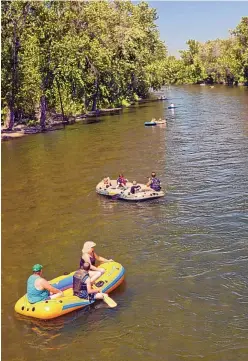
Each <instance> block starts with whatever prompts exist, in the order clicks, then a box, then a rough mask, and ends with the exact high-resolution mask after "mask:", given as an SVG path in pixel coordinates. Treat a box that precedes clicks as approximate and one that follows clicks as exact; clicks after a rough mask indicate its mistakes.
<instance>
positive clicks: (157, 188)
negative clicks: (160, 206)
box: [150, 177, 161, 192]
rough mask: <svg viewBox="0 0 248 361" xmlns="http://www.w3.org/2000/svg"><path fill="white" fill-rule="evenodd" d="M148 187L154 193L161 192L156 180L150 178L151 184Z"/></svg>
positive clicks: (158, 182)
mask: <svg viewBox="0 0 248 361" xmlns="http://www.w3.org/2000/svg"><path fill="white" fill-rule="evenodd" d="M150 187H151V188H152V189H153V190H155V191H157V192H158V191H160V190H161V186H160V180H159V179H158V178H156V177H155V178H152V182H151V185H150Z"/></svg>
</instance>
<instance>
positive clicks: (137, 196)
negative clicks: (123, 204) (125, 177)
mask: <svg viewBox="0 0 248 361" xmlns="http://www.w3.org/2000/svg"><path fill="white" fill-rule="evenodd" d="M164 195H165V193H164V192H163V191H154V190H153V189H152V190H147V191H139V192H136V193H134V194H132V193H131V192H130V189H126V190H125V191H123V192H122V193H121V194H120V195H118V199H123V200H124V201H135V202H137V201H147V200H148V199H155V198H160V197H164Z"/></svg>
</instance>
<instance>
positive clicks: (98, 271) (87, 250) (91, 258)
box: [80, 241, 113, 283]
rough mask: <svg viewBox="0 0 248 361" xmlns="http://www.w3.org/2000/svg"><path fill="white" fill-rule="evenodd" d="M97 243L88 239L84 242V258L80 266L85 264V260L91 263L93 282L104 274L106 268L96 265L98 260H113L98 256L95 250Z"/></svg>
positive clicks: (90, 273)
mask: <svg viewBox="0 0 248 361" xmlns="http://www.w3.org/2000/svg"><path fill="white" fill-rule="evenodd" d="M95 246H96V244H95V243H94V242H92V241H88V242H85V243H84V246H83V249H82V258H81V260H80V267H82V266H83V264H84V263H85V262H88V263H89V264H90V271H89V275H90V279H91V283H94V282H95V280H97V279H98V278H99V277H100V276H101V275H102V274H104V272H105V269H104V268H99V267H96V266H95V264H96V260H97V261H99V262H111V261H113V260H112V259H106V258H104V257H101V256H98V255H97V254H96V253H95V252H94V247H95Z"/></svg>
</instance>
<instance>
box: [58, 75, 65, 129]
mask: <svg viewBox="0 0 248 361" xmlns="http://www.w3.org/2000/svg"><path fill="white" fill-rule="evenodd" d="M56 83H57V87H58V92H59V101H60V107H61V112H62V118H63V122H65V121H66V122H67V123H68V119H67V117H66V118H65V114H64V108H63V103H62V98H61V93H60V86H59V82H58V80H57V79H56Z"/></svg>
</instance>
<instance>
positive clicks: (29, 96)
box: [1, 0, 248, 129]
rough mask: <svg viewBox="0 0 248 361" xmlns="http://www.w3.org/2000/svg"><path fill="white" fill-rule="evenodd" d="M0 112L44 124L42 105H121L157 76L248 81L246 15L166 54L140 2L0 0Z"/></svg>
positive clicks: (65, 108) (159, 79)
mask: <svg viewBox="0 0 248 361" xmlns="http://www.w3.org/2000/svg"><path fill="white" fill-rule="evenodd" d="M1 10H2V109H3V111H2V118H4V119H5V123H6V125H7V126H8V127H9V128H10V129H11V128H12V127H13V125H14V121H17V122H18V121H19V122H21V121H22V119H23V118H29V119H34V120H38V121H39V122H40V125H41V127H42V128H44V127H45V126H46V112H47V110H51V111H53V112H54V111H55V112H58V113H62V116H63V118H64V120H67V119H68V117H69V116H71V115H76V114H80V113H84V112H86V111H88V110H96V109H98V108H112V107H116V106H120V105H127V104H129V103H131V102H133V101H136V100H137V99H139V98H145V97H147V96H148V93H149V89H150V88H153V89H159V88H160V87H161V86H162V85H164V84H182V83H191V84H192V83H199V82H203V81H207V82H210V83H211V82H226V83H228V84H232V83H233V82H245V81H248V17H243V18H242V20H241V22H240V24H238V26H237V27H236V29H234V30H233V31H232V32H231V37H230V38H229V39H226V40H221V39H217V40H213V41H207V42H206V43H200V42H198V41H196V40H192V39H191V40H189V41H188V42H187V45H188V49H187V50H184V51H181V52H180V54H181V59H176V58H175V57H172V56H168V55H167V48H166V45H165V44H164V43H163V42H162V41H161V40H160V38H159V32H158V30H157V26H156V24H155V21H156V19H157V14H156V10H155V9H153V8H150V7H149V5H148V4H147V3H146V2H139V3H138V4H134V3H133V2H131V1H130V0H128V1H121V0H113V1H107V0H101V1H48V0H46V1H44V0H43V1H19V0H13V1H4V2H2V3H1Z"/></svg>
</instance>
